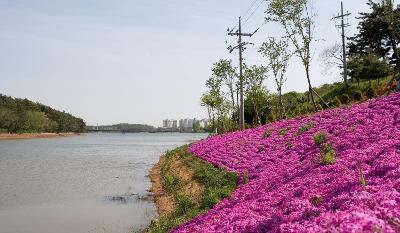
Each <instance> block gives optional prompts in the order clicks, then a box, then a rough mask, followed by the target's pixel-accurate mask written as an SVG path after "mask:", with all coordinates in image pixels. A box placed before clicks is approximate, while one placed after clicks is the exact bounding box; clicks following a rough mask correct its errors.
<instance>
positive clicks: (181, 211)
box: [146, 146, 238, 233]
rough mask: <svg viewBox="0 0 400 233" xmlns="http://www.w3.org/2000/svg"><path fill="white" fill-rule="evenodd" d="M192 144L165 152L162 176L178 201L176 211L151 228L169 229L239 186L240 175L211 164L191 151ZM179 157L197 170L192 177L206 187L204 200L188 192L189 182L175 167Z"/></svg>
mask: <svg viewBox="0 0 400 233" xmlns="http://www.w3.org/2000/svg"><path fill="white" fill-rule="evenodd" d="M187 148H188V146H183V147H179V148H177V149H175V150H173V151H170V152H168V153H167V154H166V156H165V161H164V163H163V164H162V166H161V172H160V173H161V177H162V179H163V181H164V186H165V190H166V191H167V192H168V193H169V194H171V195H172V196H173V197H174V199H175V202H176V208H175V209H174V211H173V212H172V213H171V214H169V215H166V216H161V218H160V219H158V220H154V221H152V222H151V224H150V226H149V228H148V229H147V230H146V231H147V232H154V233H158V232H168V231H170V230H171V229H173V228H175V227H177V226H178V225H181V224H183V223H185V222H187V221H189V220H190V219H193V218H194V217H196V216H198V215H200V214H202V213H205V212H207V211H208V210H209V209H211V208H212V207H213V206H214V205H216V204H218V203H219V202H221V201H222V200H223V199H224V198H227V197H229V196H230V195H231V193H232V192H233V191H234V190H235V189H236V187H237V182H238V175H237V174H235V173H232V172H227V171H225V170H223V169H220V168H216V167H214V166H212V165H211V164H209V163H207V162H205V161H203V160H201V159H199V158H197V157H195V156H194V155H192V154H190V153H189V152H188V151H187ZM177 159H178V160H179V161H180V162H182V164H184V166H186V167H188V168H190V169H191V170H192V171H193V176H192V177H191V179H192V180H191V181H188V182H198V183H199V184H201V185H202V186H203V188H204V191H203V193H201V195H200V196H201V198H200V200H192V199H191V197H189V196H188V195H187V194H185V192H184V188H183V187H184V186H185V182H184V181H182V180H181V179H179V178H178V177H177V176H174V175H171V174H174V173H176V171H174V170H173V168H172V167H171V164H172V162H173V160H177Z"/></svg>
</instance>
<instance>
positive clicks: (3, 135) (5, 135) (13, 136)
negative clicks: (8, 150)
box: [0, 133, 82, 140]
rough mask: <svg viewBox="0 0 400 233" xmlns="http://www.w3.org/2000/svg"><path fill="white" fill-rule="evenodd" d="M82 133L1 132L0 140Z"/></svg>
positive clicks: (68, 135) (66, 135)
mask: <svg viewBox="0 0 400 233" xmlns="http://www.w3.org/2000/svg"><path fill="white" fill-rule="evenodd" d="M77 135H82V134H80V133H22V134H13V133H0V140H14V139H35V138H55V137H71V136H77Z"/></svg>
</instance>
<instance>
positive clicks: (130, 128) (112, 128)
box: [86, 124, 155, 133]
mask: <svg viewBox="0 0 400 233" xmlns="http://www.w3.org/2000/svg"><path fill="white" fill-rule="evenodd" d="M86 130H87V131H102V132H123V133H125V132H126V133H141V132H154V131H155V128H154V127H153V126H150V125H141V124H117V125H102V126H87V127H86Z"/></svg>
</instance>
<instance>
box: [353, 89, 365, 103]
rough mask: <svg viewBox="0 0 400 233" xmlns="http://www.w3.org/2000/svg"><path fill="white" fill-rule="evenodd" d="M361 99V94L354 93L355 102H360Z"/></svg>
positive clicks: (358, 92) (359, 92)
mask: <svg viewBox="0 0 400 233" xmlns="http://www.w3.org/2000/svg"><path fill="white" fill-rule="evenodd" d="M362 98H363V94H362V92H361V91H356V92H355V93H354V99H355V100H356V101H360V100H362Z"/></svg>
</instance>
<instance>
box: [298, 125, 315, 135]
mask: <svg viewBox="0 0 400 233" xmlns="http://www.w3.org/2000/svg"><path fill="white" fill-rule="evenodd" d="M312 128H314V123H312V122H309V123H307V124H305V125H302V126H301V127H300V128H299V129H298V130H297V135H300V134H303V133H305V132H307V131H308V130H310V129H312Z"/></svg>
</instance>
